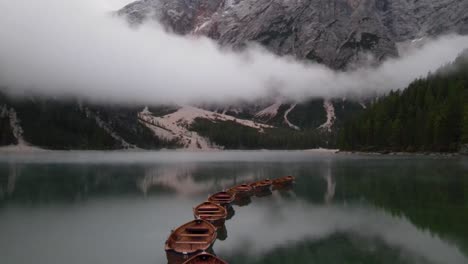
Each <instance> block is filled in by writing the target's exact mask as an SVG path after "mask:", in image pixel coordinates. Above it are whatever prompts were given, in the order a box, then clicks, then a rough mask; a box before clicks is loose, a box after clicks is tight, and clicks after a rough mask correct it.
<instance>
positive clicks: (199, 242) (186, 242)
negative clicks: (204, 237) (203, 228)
mask: <svg viewBox="0 0 468 264" xmlns="http://www.w3.org/2000/svg"><path fill="white" fill-rule="evenodd" d="M175 243H176V244H207V242H206V241H176V242H175Z"/></svg>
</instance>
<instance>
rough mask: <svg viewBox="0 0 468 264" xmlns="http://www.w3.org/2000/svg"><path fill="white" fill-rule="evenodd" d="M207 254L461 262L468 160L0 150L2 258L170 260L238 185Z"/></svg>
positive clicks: (52, 262) (25, 262) (11, 261)
mask: <svg viewBox="0 0 468 264" xmlns="http://www.w3.org/2000/svg"><path fill="white" fill-rule="evenodd" d="M285 175H294V176H296V184H295V185H294V186H293V188H291V189H287V190H280V191H273V192H272V193H271V195H268V196H264V197H252V199H251V200H250V201H248V203H246V204H244V205H243V206H236V205H234V206H233V208H234V211H235V214H234V216H233V217H232V218H231V219H230V220H228V221H226V230H225V231H226V233H224V234H223V236H222V238H221V239H218V240H217V241H216V242H215V244H214V247H213V251H214V253H215V254H217V255H218V256H219V257H221V258H223V259H225V260H226V261H228V262H229V263H231V264H233V263H234V264H235V263H239V264H244V263H248V264H250V263H252V264H253V263H321V264H327V263H340V264H341V263H444V264H447V263H453V264H458V263H460V264H462V263H464V264H466V263H468V158H466V157H437V156H377V155H354V154H334V153H331V152H321V151H318V152H315V151H289V152H288V151H249V152H243V151H229V152H199V153H197V152H180V151H164V152H52V151H51V152H48V151H46V152H33V153H9V154H6V153H3V154H0V263H2V264H31V263H34V264H64V263H67V264H75V263H76V264H78V263H79V264H83V263H86V264H98V263H99V264H101V263H102V264H107V263H109V264H124V263H125V264H129V263H132V264H159V263H167V261H166V255H165V252H164V241H165V240H166V238H167V236H168V235H169V233H170V231H171V229H174V228H176V227H177V226H179V225H181V224H183V223H185V222H188V221H190V220H193V212H192V208H193V207H194V206H196V205H197V204H199V203H201V202H203V201H204V200H205V199H206V198H207V197H208V195H209V194H210V193H214V192H216V191H219V190H222V189H224V188H228V187H231V186H233V185H236V184H240V183H244V182H251V181H255V180H259V179H264V178H275V177H280V176H285Z"/></svg>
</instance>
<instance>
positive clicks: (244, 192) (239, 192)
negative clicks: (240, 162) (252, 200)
mask: <svg viewBox="0 0 468 264" xmlns="http://www.w3.org/2000/svg"><path fill="white" fill-rule="evenodd" d="M228 192H229V193H234V194H235V195H236V199H242V198H245V197H249V196H251V195H252V194H253V188H252V187H251V186H250V185H248V184H241V185H237V186H234V187H232V188H231V189H229V190H228Z"/></svg>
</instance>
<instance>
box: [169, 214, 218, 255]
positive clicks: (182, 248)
mask: <svg viewBox="0 0 468 264" xmlns="http://www.w3.org/2000/svg"><path fill="white" fill-rule="evenodd" d="M215 240H216V227H215V226H214V225H212V224H211V223H210V222H208V221H205V220H202V219H197V220H193V221H190V222H188V223H186V224H184V225H182V226H180V227H178V228H177V229H176V230H174V231H172V233H171V234H170V235H169V238H168V239H167V241H166V246H165V250H166V252H175V253H179V254H184V255H190V254H195V253H199V252H202V251H206V250H208V249H209V248H211V246H212V245H213V243H214V242H215Z"/></svg>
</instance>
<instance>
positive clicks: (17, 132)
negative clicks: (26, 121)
mask: <svg viewBox="0 0 468 264" xmlns="http://www.w3.org/2000/svg"><path fill="white" fill-rule="evenodd" d="M9 117H10V127H11V129H12V131H13V136H14V137H15V138H16V140H17V142H18V146H29V144H28V142H26V140H24V137H23V133H24V130H23V128H22V127H21V120H20V119H19V118H18V115H17V114H16V111H15V109H13V108H11V109H10V110H9Z"/></svg>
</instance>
